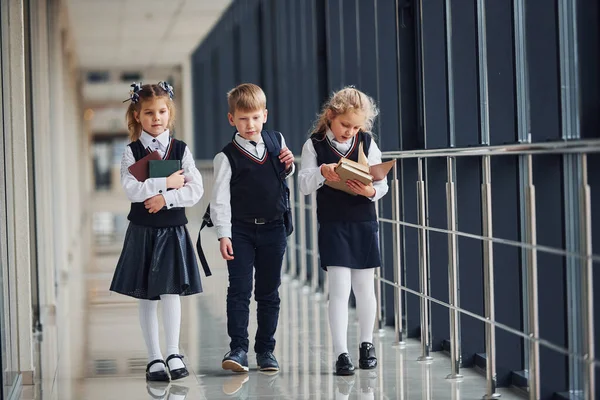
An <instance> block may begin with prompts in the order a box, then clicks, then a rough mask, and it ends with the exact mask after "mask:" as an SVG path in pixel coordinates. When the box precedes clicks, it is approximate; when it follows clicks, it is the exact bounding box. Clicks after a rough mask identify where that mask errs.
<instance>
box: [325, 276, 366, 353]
mask: <svg viewBox="0 0 600 400" xmlns="http://www.w3.org/2000/svg"><path fill="white" fill-rule="evenodd" d="M327 273H328V274H329V328H330V330H331V338H332V342H333V351H334V352H335V356H336V358H337V357H338V356H339V355H340V354H342V353H348V338H347V336H348V335H347V334H348V299H349V298H350V288H352V290H353V291H354V297H356V313H357V314H358V325H359V327H360V343H362V342H369V343H372V342H373V328H374V325H375V314H376V313H377V303H376V300H375V284H374V277H373V274H374V269H373V268H368V269H350V268H346V267H327Z"/></svg>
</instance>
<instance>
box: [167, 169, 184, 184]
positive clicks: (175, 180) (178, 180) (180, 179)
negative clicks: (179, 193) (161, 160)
mask: <svg viewBox="0 0 600 400" xmlns="http://www.w3.org/2000/svg"><path fill="white" fill-rule="evenodd" d="M184 183H185V177H184V176H183V170H182V169H180V170H179V171H176V172H173V173H172V174H171V175H170V176H169V177H168V178H167V189H180V188H182V187H183V184H184Z"/></svg>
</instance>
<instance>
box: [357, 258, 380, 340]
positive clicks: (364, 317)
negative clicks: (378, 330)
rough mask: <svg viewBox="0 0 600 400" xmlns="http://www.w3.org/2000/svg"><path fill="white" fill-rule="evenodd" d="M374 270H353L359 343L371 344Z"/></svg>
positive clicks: (373, 314)
mask: <svg viewBox="0 0 600 400" xmlns="http://www.w3.org/2000/svg"><path fill="white" fill-rule="evenodd" d="M373 274H374V269H373V268H368V269H353V270H352V290H353V291H354V297H355V298H356V313H357V314H358V325H359V326H360V343H362V342H369V343H373V328H374V326H375V317H376V315H377V301H376V299H375V284H374V282H375V280H374V278H373Z"/></svg>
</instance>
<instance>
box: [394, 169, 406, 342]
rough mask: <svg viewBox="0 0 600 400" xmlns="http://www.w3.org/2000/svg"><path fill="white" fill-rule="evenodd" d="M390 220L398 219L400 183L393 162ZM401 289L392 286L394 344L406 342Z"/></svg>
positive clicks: (397, 274) (398, 274)
mask: <svg viewBox="0 0 600 400" xmlns="http://www.w3.org/2000/svg"><path fill="white" fill-rule="evenodd" d="M392 220H394V221H400V183H399V180H398V165H397V164H394V171H393V179H392ZM400 230H401V227H400V224H394V226H393V232H394V234H393V240H394V244H393V254H394V283H395V284H396V285H398V286H401V285H402V262H401V260H402V257H401V251H402V246H401V241H400V239H401V237H400ZM402 325H403V324H402V289H400V288H399V287H394V332H395V335H396V337H395V340H394V344H395V345H398V346H404V345H405V344H406V343H405V342H404V338H403V326H402Z"/></svg>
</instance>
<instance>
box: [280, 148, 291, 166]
mask: <svg viewBox="0 0 600 400" xmlns="http://www.w3.org/2000/svg"><path fill="white" fill-rule="evenodd" d="M279 162H282V163H284V164H285V169H286V171H287V170H289V169H290V167H291V166H292V164H293V163H294V154H292V152H291V151H290V149H288V148H287V147H284V148H283V149H281V151H280V152H279Z"/></svg>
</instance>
